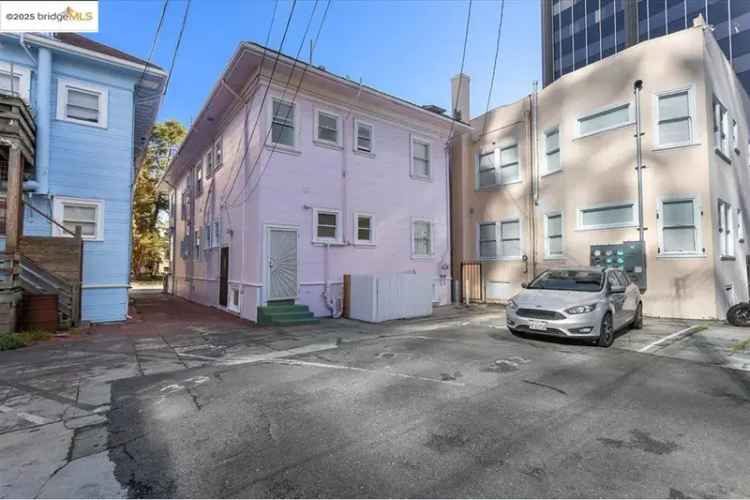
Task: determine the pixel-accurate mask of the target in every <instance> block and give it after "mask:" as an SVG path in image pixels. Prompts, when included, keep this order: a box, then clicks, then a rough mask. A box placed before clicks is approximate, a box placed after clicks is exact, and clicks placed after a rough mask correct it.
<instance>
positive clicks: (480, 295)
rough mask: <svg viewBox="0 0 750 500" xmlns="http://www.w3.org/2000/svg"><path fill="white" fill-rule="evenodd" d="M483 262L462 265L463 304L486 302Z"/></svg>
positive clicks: (463, 263)
mask: <svg viewBox="0 0 750 500" xmlns="http://www.w3.org/2000/svg"><path fill="white" fill-rule="evenodd" d="M484 300H485V297H484V278H483V277H482V263H481V262H462V263H461V302H484Z"/></svg>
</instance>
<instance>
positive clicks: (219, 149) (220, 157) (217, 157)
mask: <svg viewBox="0 0 750 500" xmlns="http://www.w3.org/2000/svg"><path fill="white" fill-rule="evenodd" d="M223 164H224V138H223V137H222V136H219V138H218V139H216V144H214V170H219V169H220V168H221V166H222V165H223Z"/></svg>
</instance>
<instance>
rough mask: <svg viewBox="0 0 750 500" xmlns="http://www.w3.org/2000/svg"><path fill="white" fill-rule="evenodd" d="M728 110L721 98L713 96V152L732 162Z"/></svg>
mask: <svg viewBox="0 0 750 500" xmlns="http://www.w3.org/2000/svg"><path fill="white" fill-rule="evenodd" d="M729 120H730V116H729V110H728V109H727V107H726V106H724V103H722V102H721V99H719V98H718V97H716V95H714V96H713V136H714V152H715V153H716V154H717V155H718V156H719V157H720V158H721V159H723V160H724V161H726V162H727V163H731V162H732V156H731V151H730V144H729V142H730V140H731V137H730V136H731V131H730V130H729Z"/></svg>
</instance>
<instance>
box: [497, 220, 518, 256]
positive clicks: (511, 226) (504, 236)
mask: <svg viewBox="0 0 750 500" xmlns="http://www.w3.org/2000/svg"><path fill="white" fill-rule="evenodd" d="M500 254H501V256H502V257H503V258H520V257H521V223H520V221H519V220H518V219H512V220H505V221H502V222H501V223H500Z"/></svg>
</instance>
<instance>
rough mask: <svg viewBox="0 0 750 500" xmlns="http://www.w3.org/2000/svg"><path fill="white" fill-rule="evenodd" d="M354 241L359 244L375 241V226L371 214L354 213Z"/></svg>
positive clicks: (368, 243) (370, 243)
mask: <svg viewBox="0 0 750 500" xmlns="http://www.w3.org/2000/svg"><path fill="white" fill-rule="evenodd" d="M354 231H355V233H354V241H355V243H357V244H358V245H372V244H373V243H375V228H374V227H373V217H372V215H370V214H362V213H356V214H354Z"/></svg>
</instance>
